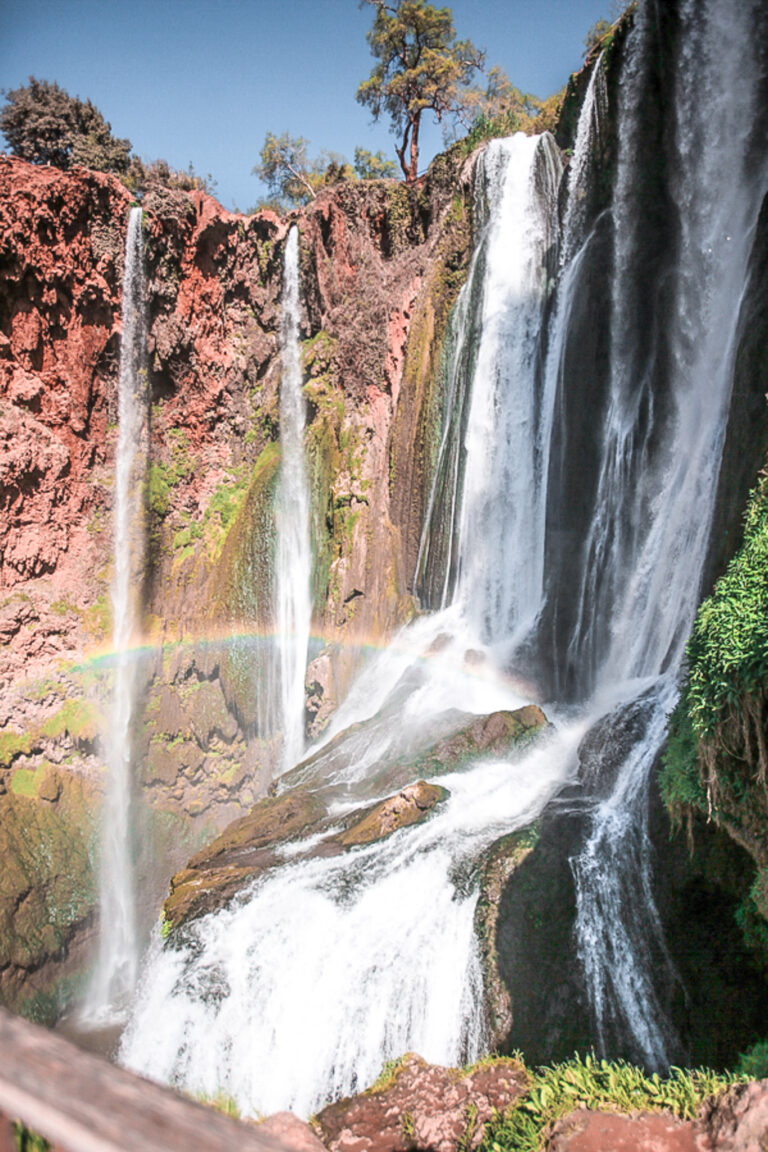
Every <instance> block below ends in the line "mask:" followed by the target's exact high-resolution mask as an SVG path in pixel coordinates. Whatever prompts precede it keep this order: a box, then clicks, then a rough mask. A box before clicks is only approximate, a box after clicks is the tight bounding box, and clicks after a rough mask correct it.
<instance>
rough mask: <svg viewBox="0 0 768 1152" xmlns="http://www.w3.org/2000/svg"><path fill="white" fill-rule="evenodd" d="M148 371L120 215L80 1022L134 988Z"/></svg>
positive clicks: (120, 1012) (113, 1012)
mask: <svg viewBox="0 0 768 1152" xmlns="http://www.w3.org/2000/svg"><path fill="white" fill-rule="evenodd" d="M146 437H147V373H146V328H145V304H144V273H143V267H142V212H141V208H132V209H131V211H130V215H129V218H128V231H127V235H126V241H125V270H124V274H123V304H122V336H121V341H120V371H119V378H118V425H117V452H116V457H115V504H114V516H113V524H114V527H113V534H114V545H113V548H114V574H113V579H112V589H111V595H112V620H113V624H112V648H113V652H114V682H113V688H112V701H111V706H110V711H109V725H108V729H107V731H106V732H105V734H104V745H105V751H106V760H107V776H106V789H105V795H104V803H103V808H102V816H101V821H102V824H101V854H100V860H99V950H98V957H97V962H96V968H95V971H94V974H93V977H92V980H91V984H90V987H89V990H88V994H87V996H86V1000H85V1004H84V1007H83V1011H82V1015H83V1020H84V1021H85V1022H89V1021H90V1022H92V1023H94V1024H103V1023H110V1022H114V1021H119V1020H121V1019H124V1018H125V1016H126V1014H127V1012H128V1009H129V1007H130V1000H131V997H132V995H133V992H134V989H135V985H136V975H137V969H138V962H139V955H138V938H137V917H136V891H135V878H134V860H133V856H134V853H133V839H132V818H131V811H132V798H131V797H132V785H133V781H132V748H131V736H132V725H133V720H134V712H135V708H136V679H135V677H136V662H135V660H134V659H133V658H132V655H131V652H130V647H131V645H132V644H133V643H134V642H135V634H136V631H137V628H138V625H139V623H140V620H139V611H138V607H139V599H140V592H141V581H142V572H143V567H144V542H143V529H144V524H143V509H144V503H143V480H144V471H145V465H146V450H147V444H146Z"/></svg>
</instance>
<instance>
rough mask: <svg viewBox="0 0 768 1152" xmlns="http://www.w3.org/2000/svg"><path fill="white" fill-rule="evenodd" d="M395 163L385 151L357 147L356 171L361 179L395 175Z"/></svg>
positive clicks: (378, 178) (379, 178)
mask: <svg viewBox="0 0 768 1152" xmlns="http://www.w3.org/2000/svg"><path fill="white" fill-rule="evenodd" d="M395 171H396V169H395V165H394V163H393V162H392V160H387V159H386V157H385V156H384V153H383V152H381V151H378V152H369V151H368V149H367V148H355V172H356V173H357V175H358V176H359V177H360V179H361V180H384V179H386V178H387V177H391V176H394V175H395Z"/></svg>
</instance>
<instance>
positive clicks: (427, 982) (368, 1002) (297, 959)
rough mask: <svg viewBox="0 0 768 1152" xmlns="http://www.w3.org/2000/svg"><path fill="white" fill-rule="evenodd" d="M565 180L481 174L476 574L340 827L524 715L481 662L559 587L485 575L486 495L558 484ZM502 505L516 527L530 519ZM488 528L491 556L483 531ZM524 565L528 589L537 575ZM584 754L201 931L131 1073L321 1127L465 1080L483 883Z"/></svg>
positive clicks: (393, 693) (170, 971)
mask: <svg viewBox="0 0 768 1152" xmlns="http://www.w3.org/2000/svg"><path fill="white" fill-rule="evenodd" d="M558 175H559V167H558V160H557V158H556V152H555V149H554V145H553V143H552V141H551V138H549V137H546V138H542V139H536V138H534V139H526V138H525V137H523V136H518V137H515V138H513V139H512V140H509V141H494V142H493V143H492V144H491V145H490V146H489V148H488V150H487V153H486V156H485V158H484V164H483V166H482V168H481V170H480V172H479V174H478V184H479V191H478V196H479V197H480V198H481V199H482V200H483V201H484V203H485V204H486V205H487V207H488V227H487V232H486V239H487V243H486V246H485V258H484V259H485V274H484V276H483V281H482V284H481V285H478V286H477V293H478V295H480V296H482V316H483V323H482V325H481V326H480V327H479V339H480V346H479V348H478V353H477V358H476V362H475V368H474V373H473V378H472V380H471V382H468V383H465V384H462V385H461V387H465V388H466V387H469V388H470V396H471V407H472V413H471V415H470V424H471V428H472V433H471V436H470V438H469V440H468V442H467V451H466V459H465V462H464V477H465V487H464V495H463V502H462V517H463V519H462V527H461V533H460V536H461V541H462V543H461V558H462V569H461V572H460V574H459V578H458V582H457V588H456V593H455V597H454V602H453V604H452V605H450V606H449V607H448V608H446V609H445V610H444V611H442V612H440V613H438V614H437V615H435V616H433V617H431V618H429V619H428V620H423V621H419V622H418V623H417V624H416V626H415V627H413V628H411V629H409V630H406V632H405V633H403V634H402V635H401V637H400V639H399V641H398V643H396V644H394V645H393V646H392V648H391V649H390V650H389V651H387V652H385V653H383V654H382V655H381V656H380V657H379V658H378V660H377V661H376V662H375V663H374V664H373V665H372V666H371V667H370V668H369V669H367V670H366V671H365V672H364V674H363V676H362V677H361V680H360V681H359V683H358V685H356V686H355V688H353V690H352V692H351V693H350V696H349V698H348V700H347V701H346V702H345V704H343V705H342V707H341V708H340V710H339V714H338V715H337V716H336V718H335V721H334V725H333V727H332V729H331V731H330V732H329V734H328V735H327V737H326V743H327V741H328V740H330V739H331V738H332V734H333V732H338V731H339V730H340V729H342V728H344V727H345V726H346V725H348V724H356V725H357V726H358V728H359V725H360V724H361V723H363V722H364V721H365V720H366V718H371V717H374V716H375V714H377V713H378V714H379V715H380V716H381V717H382V723H381V724H380V725H379V726H378V727H377V728H376V729H375V732H374V730H373V729H371V736H370V737H369V738H368V746H367V748H366V749H365V752H364V754H363V755H360V756H359V755H357V745H355V747H354V751H353V754H352V755H351V756H349V757H348V758H347V759H346V761H345V762H344V763H343V764H342V765H341V767H340V768H338V769H334V770H331V771H329V772H328V773H327V774H326V775H324V776H323V777H322V778H321V779H313V780H311V781H310V783H311V786H312V787H313V788H314V789H315V790H316V791H319V792H320V794H321V795H323V794H325V795H326V796H329V797H331V798H332V800H333V802H334V803H335V804H337V806H338V810H343V809H348V808H349V807H350V806H352V807H354V806H355V805H356V804H358V805H359V803H360V797H365V798H371V796H370V794H371V789H370V788H367V787H366V785H367V781H368V780H369V779H370V780H371V781H373V791H374V794H375V789H376V787H377V786H378V785H377V781H378V778H377V776H376V770H377V765H378V764H379V762H380V761H381V760H382V758H383V757H385V756H386V755H390V756H392V755H393V754H395V756H394V758H395V759H397V756H396V753H397V751H398V750H400V751H402V750H403V749H405V748H408V747H410V746H411V745H410V743H409V742H410V741H411V739H413V738H414V735H415V733H417V731H419V730H424V729H425V728H426V729H428V728H429V725H430V722H431V718H432V719H433V720H434V721H435V722H439V719H440V717H442V716H444V715H446V714H450V713H451V710H457V709H459V710H463V711H466V710H467V709H473V708H474V709H475V710H476V711H477V712H487V711H488V710H489V709H492V708H503V707H507V708H514V707H517V706H519V705H520V704H521V703H522V702H523V699H522V698H521V696H520V693H519V692H518V691H517V690H516V688H515V686H514V685H513V684H510V683H508V682H506V681H505V680H504V678H503V676H502V675H501V674H500V673H499V670H498V668H497V667H495V666H494V664H493V662H492V660H491V659H489V658H488V655H487V653H488V649H487V647H486V659H485V661H482V659H481V652H482V650H483V648H484V641H485V640H487V639H489V638H491V639H494V640H495V639H496V638H497V637H499V636H500V635H502V636H504V635H505V634H508V633H509V631H510V630H514V629H515V628H516V614H517V613H520V614H523V613H529V611H530V605H531V603H532V602H535V601H536V598H537V597H539V596H540V595H541V589H540V588H539V587H538V586H537V585H536V582H535V581H533V582H527V583H526V584H525V586H524V590H523V592H522V593H519V592H518V591H517V589H515V588H514V587H513V586H512V584H511V583H510V581H509V579H508V578H507V576H506V574H504V573H501V572H500V573H499V575H498V579H497V580H496V581H494V580H492V579H489V577H488V572H487V570H486V569H487V567H488V566H490V565H491V564H493V565H496V564H498V560H497V559H496V557H497V556H503V557H505V558H507V557H510V558H511V550H510V548H509V545H508V543H507V541H506V535H507V531H508V528H509V525H508V524H507V522H506V519H505V517H504V516H503V515H500V514H498V513H497V512H496V510H495V509H494V508H493V500H492V493H491V491H490V489H489V486H488V483H487V476H488V474H489V472H490V471H491V470H492V469H493V467H498V469H499V471H500V473H501V474H502V475H504V476H505V477H507V479H508V482H509V483H510V484H515V485H518V486H521V487H522V488H524V489H525V491H526V499H527V498H528V497H527V493H528V492H529V491H530V490H531V489H532V488H534V487H535V486H536V485H537V484H539V483H540V479H539V472H540V469H541V465H540V462H539V461H538V460H537V459H536V458H535V455H534V453H533V452H532V451H531V449H530V445H529V440H530V436H531V432H532V427H533V422H534V416H533V414H532V406H531V394H532V392H534V390H535V378H536V360H537V355H536V349H535V345H536V336H537V333H538V332H539V330H540V328H541V317H542V314H543V310H544V304H545V300H546V290H547V283H546V269H545V257H546V253H547V251H548V249H549V247H550V245H551V242H552V236H553V220H554V214H555V208H556V196H555V192H556V185H557V178H558ZM507 217H509V218H510V219H511V220H513V221H514V222H515V226H514V227H513V228H511V227H509V225H508V222H507V220H506V218H507ZM457 387H458V385H457ZM502 394H503V397H504V399H503V403H504V405H505V406H506V405H508V406H510V407H511V408H512V411H513V413H514V414H515V415H511V416H508V417H507V418H506V419H505V420H504V422H503V435H502V436H501V437H500V438H499V440H498V442H496V441H494V438H493V436H492V430H493V428H494V427H497V426H498V420H497V418H496V417H495V415H494V405H499V404H501V403H502ZM489 453H491V459H490V460H489V455H488V454H489ZM503 505H504V508H505V509H506V510H507V511H508V512H510V514H512V513H514V514H515V515H516V509H515V508H514V507H513V505H514V502H507V501H506V500H505V501H504V502H503ZM481 520H482V524H483V531H484V536H483V539H482V541H481V540H480V538H479V537H478V536H477V534H476V529H475V523H474V522H473V521H477V522H478V523H479V522H480V521H481ZM515 523H516V525H517V527H518V530H519V535H520V548H521V550H523V551H524V552H525V554H526V556H527V555H529V553H530V552H531V551H532V550H537V549H539V548H540V546H541V545H540V542H539V541H538V540H535V539H533V534H532V533H531V531H530V529H529V526H528V525H527V524H524V523H522V522H521V521H520V519H519V518H517V519H516V521H515ZM481 546H482V548H483V550H484V555H485V563H484V564H480V565H477V564H473V563H471V562H470V561H469V559H468V557H467V556H466V553H465V549H466V548H467V547H476V548H480V547H481ZM514 565H515V571H516V572H520V573H521V579H522V578H523V577H522V566H521V564H520V563H519V561H518V560H517V559H515V560H514ZM526 580H527V575H526ZM473 589H474V592H473ZM435 651H439V657H438V658H436V659H432V658H431V654H432V653H433V652H435ZM409 685H411V686H410V687H409ZM582 734H583V726H580V725H571V726H568V727H565V728H564V729H563V731H562V732H561V734H559V735H558V736H557V737H554V738H553V739H552V740H551V742H549V743H548V744H546V745H543V746H540V747H537V748H536V749H535V750H534V751H530V752H528V753H526V754H521V755H519V756H518V757H515V758H513V759H512V760H510V761H509V762H503V763H493V764H482V765H479V766H475V767H473V768H471V769H469V770H467V771H465V772H463V773H456V774H454V775H451V776H448V777H445V778H443V779H442V780H441V783H442V784H444V786H445V787H446V788H447V789H448V790H449V792H450V798H449V799H448V800H447V801H446V802H445V804H444V805H443V806H442V807H440V808H438V809H437V810H436V811H435V813H434V814H433V815H432V817H431V818H430V819H429V820H428V821H427V822H425V823H424V824H423V825H420V826H418V827H415V828H412V829H409V830H403V831H401V832H398V833H396V834H394V835H393V836H391V837H389V838H388V839H386V840H384V841H381V842H380V843H377V844H374V845H370V846H368V847H365V848H359V849H355V850H353V851H351V852H349V853H347V854H345V855H344V856H343V857H340V858H339V857H337V858H333V859H315V860H310V861H293V862H291V860H290V859H289V860H288V861H287V862H286V864H285V865H284V866H282V867H281V868H279V869H278V870H276V871H274V872H272V873H270V874H268V875H266V876H265V877H263V878H262V879H261V880H260V881H259V882H258V883H257V884H256V885H255V887H254V888H253V889H252V890H251V892H249V893H246V894H244V896H243V899H242V900H240V901H238V902H237V904H236V905H233V906H232V907H231V908H230V909H228V910H226V911H223V912H220V913H217V914H212V915H209V916H207V917H205V918H204V919H202V920H200V921H199V922H198V923H197V924H195V925H194V926H191V928H190V933H191V935H190V937H189V944H188V945H186V944H181V943H180V944H179V945H178V947H170V946H169V945H166V946H165V948H163V949H160V948H159V947H158V948H157V949H156V951H155V954H154V955H153V957H152V958H151V961H150V963H149V965H148V968H147V971H146V974H145V978H144V981H143V986H142V991H141V994H140V996H139V999H138V1004H137V1007H136V1011H135V1013H134V1016H133V1019H132V1022H131V1024H130V1026H129V1029H128V1030H127V1032H126V1035H125V1037H124V1040H123V1044H122V1049H121V1059H122V1060H124V1061H125V1062H126V1063H127V1064H128V1065H129V1066H131V1067H134V1068H136V1069H138V1070H140V1071H143V1072H145V1073H148V1074H149V1075H152V1076H154V1077H157V1078H159V1079H161V1080H174V1081H176V1082H179V1083H183V1084H185V1085H186V1086H187V1087H189V1088H191V1089H192V1090H194V1091H204V1092H209V1093H210V1092H215V1091H219V1090H221V1089H224V1090H225V1091H227V1092H229V1093H232V1094H233V1095H234V1096H235V1097H236V1098H237V1100H238V1102H239V1103H240V1105H241V1106H242V1108H243V1109H244V1110H246V1111H253V1110H259V1111H271V1110H274V1109H277V1108H286V1107H289V1108H292V1109H294V1110H295V1111H298V1112H300V1113H303V1114H306V1113H307V1112H309V1111H311V1110H312V1109H313V1108H316V1107H318V1106H319V1105H320V1104H321V1103H322V1102H323V1101H324V1100H326V1099H328V1098H329V1097H330V1096H333V1095H338V1094H342V1093H348V1092H351V1091H353V1090H354V1089H355V1088H356V1087H363V1086H364V1085H365V1084H366V1083H368V1082H370V1081H371V1080H372V1079H373V1078H374V1077H375V1076H376V1074H377V1072H378V1071H379V1069H380V1067H381V1064H382V1062H383V1061H384V1060H386V1059H388V1058H391V1057H394V1056H396V1055H398V1054H400V1053H402V1052H403V1051H405V1050H407V1049H409V1048H414V1049H417V1050H418V1051H420V1052H421V1053H422V1054H423V1055H424V1056H425V1057H427V1058H428V1059H432V1060H436V1061H440V1062H446V1063H455V1062H461V1061H463V1060H466V1059H471V1058H472V1057H473V1056H475V1055H477V1054H478V1053H479V1052H480V1051H481V1049H482V1045H483V1041H484V1013H483V1009H482V997H481V982H482V981H481V975H480V968H479V962H478V955H477V945H476V942H475V938H474V932H473V920H474V914H475V906H476V902H477V878H476V876H475V874H474V866H475V864H476V861H477V860H478V859H479V858H480V857H481V855H482V853H483V851H484V850H485V849H486V848H487V847H488V846H489V845H490V844H491V843H492V842H493V841H494V840H496V839H498V837H499V836H500V835H502V834H504V833H506V832H510V831H513V830H514V829H515V828H519V827H523V826H525V825H528V824H530V823H531V822H532V820H534V819H535V817H536V816H537V815H538V814H539V813H540V811H541V810H542V808H543V807H544V806H545V804H546V803H547V801H548V800H549V799H550V798H551V796H552V795H553V793H554V792H555V791H557V790H558V789H559V788H560V787H561V786H562V784H563V782H564V781H565V780H567V779H568V778H569V777H570V776H571V775H572V773H573V770H574V765H575V749H576V746H577V744H578V740H579V738H580V737H581V735H582ZM391 786H392V785H391V784H390V787H389V788H387V787H386V786H384V794H386V792H387V791H388V790H391ZM396 786H398V787H399V786H400V785H399V784H397V785H396Z"/></svg>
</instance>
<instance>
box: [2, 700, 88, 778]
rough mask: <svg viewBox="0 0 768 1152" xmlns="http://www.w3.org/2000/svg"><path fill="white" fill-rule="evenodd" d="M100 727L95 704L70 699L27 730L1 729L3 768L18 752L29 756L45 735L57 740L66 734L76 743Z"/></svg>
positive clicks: (8, 765)
mask: <svg viewBox="0 0 768 1152" xmlns="http://www.w3.org/2000/svg"><path fill="white" fill-rule="evenodd" d="M100 730H101V721H100V718H99V713H98V710H97V709H96V707H95V705H93V704H92V703H91V702H90V701H89V700H84V699H79V698H73V699H70V700H67V701H66V702H65V703H64V704H63V705H62V706H61V708H59V709H58V711H56V712H54V713H53V714H52V715H51V716H49V717H48V719H47V720H44V721H43V723H42V724H38V725H36V726H34V727H33V728H30V729H29V730H28V731H26V732H12V731H7V730H6V731H3V732H0V768H10V767H11V766H12V764H13V762H14V760H16V759H17V758H18V757H19V756H29V755H30V754H31V753H32V752H33V751H35V750H36V749H37V748H39V747H40V745H41V742H42V741H43V740H44V739H48V740H58V739H59V738H60V737H62V736H64V735H67V736H69V737H70V739H71V740H72V741H74V743H90V742H91V741H93V740H95V739H96V737H97V735H98V733H99V732H100ZM20 786H21V785H20Z"/></svg>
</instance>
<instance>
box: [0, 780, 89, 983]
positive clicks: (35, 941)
mask: <svg viewBox="0 0 768 1152" xmlns="http://www.w3.org/2000/svg"><path fill="white" fill-rule="evenodd" d="M61 786H62V791H61V796H60V798H59V800H58V802H57V803H56V804H47V803H42V802H41V801H40V800H38V799H37V798H36V797H35V796H32V795H27V794H21V795H18V794H14V792H13V791H11V792H10V793H6V795H5V796H2V797H0V858H2V860H3V869H2V872H0V968H3V967H5V966H8V965H10V966H11V968H20V969H27V970H35V969H37V968H39V967H40V965H41V964H43V963H44V962H45V960H46V959H47V958H50V957H54V956H57V955H59V954H60V953H61V950H62V948H64V947H65V945H66V943H67V941H68V939H69V938H70V934H71V932H72V931H73V927H74V926H75V925H77V924H78V923H81V922H82V921H83V920H84V918H85V917H86V916H87V915H88V914H89V912H90V911H91V909H92V908H93V906H94V902H95V881H94V871H93V863H92V859H93V853H94V839H95V829H94V823H93V816H92V813H93V811H94V809H95V806H96V805H95V798H94V797H93V795H92V793H91V791H90V787H89V786H88V784H87V782H85V781H84V780H83V779H82V778H81V777H77V776H72V775H70V774H68V773H62V774H61ZM23 792H24V789H22V793H23ZM38 992H42V993H44V992H45V990H44V989H38ZM12 1006H13V1005H12Z"/></svg>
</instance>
